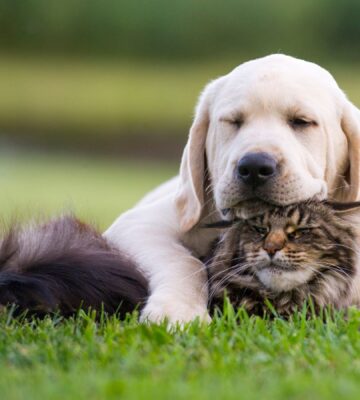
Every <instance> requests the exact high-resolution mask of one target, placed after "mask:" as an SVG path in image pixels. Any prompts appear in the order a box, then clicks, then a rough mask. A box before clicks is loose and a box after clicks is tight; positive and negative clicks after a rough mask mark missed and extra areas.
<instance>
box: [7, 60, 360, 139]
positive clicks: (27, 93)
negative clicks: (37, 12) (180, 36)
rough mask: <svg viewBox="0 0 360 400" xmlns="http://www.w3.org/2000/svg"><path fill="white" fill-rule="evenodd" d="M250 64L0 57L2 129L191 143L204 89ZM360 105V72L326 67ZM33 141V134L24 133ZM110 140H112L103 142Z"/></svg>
mask: <svg viewBox="0 0 360 400" xmlns="http://www.w3.org/2000/svg"><path fill="white" fill-rule="evenodd" d="M242 61H244V59H243V58H236V57H235V56H234V59H232V60H228V59H227V60H215V61H212V62H210V61H208V60H207V61H206V62H203V63H201V62H197V63H189V62H188V63H183V64H181V63H177V64H174V63H173V64H171V63H164V62H163V63H158V64H155V63H152V64H151V63H149V62H144V61H131V62H130V61H128V62H126V61H117V62H115V61H113V62H105V61H90V60H88V61H84V60H82V61H81V60H68V59H50V58H34V57H32V58H31V57H30V58H29V57H25V56H23V57H20V56H18V57H15V56H9V55H4V54H2V55H0V87H1V91H0V128H1V127H3V128H5V131H8V132H11V133H14V132H16V133H19V134H22V135H24V132H28V131H30V132H32V134H33V135H34V134H35V135H37V136H39V135H40V134H44V133H45V134H46V135H47V136H46V140H47V141H48V142H49V141H50V140H51V137H50V136H49V135H53V136H54V137H55V136H57V135H58V136H59V138H61V139H62V140H65V139H67V140H72V139H73V135H74V132H75V133H76V134H77V135H84V136H89V135H93V136H94V135H96V138H98V139H99V141H100V142H101V135H103V137H106V135H107V136H111V137H112V136H113V135H116V136H120V137H121V136H122V135H130V134H134V133H137V134H140V135H142V136H143V137H145V136H146V134H147V132H149V131H150V132H151V134H152V135H153V134H156V133H158V134H159V135H165V134H166V135H171V134H173V135H174V134H177V135H179V134H180V135H182V137H185V135H186V131H187V128H188V126H189V124H190V122H191V118H192V115H193V109H194V105H195V103H196V100H197V97H198V95H199V92H200V91H201V90H202V88H203V87H204V85H205V84H206V83H207V82H208V81H209V80H210V79H214V78H216V77H217V76H219V75H223V74H225V73H227V72H229V71H230V70H231V69H232V68H234V67H235V66H236V65H238V64H240V63H241V62H242ZM324 66H325V67H327V68H329V69H330V71H331V72H332V73H333V74H334V76H335V78H336V79H337V80H338V82H339V84H340V86H341V87H343V88H344V90H345V91H346V92H347V93H348V94H349V96H350V98H351V99H352V100H353V101H354V102H355V103H357V104H360V73H359V72H358V70H359V68H358V66H357V65H340V64H339V65H336V64H335V65H332V64H329V63H324ZM25 134H26V133H25ZM104 135H105V136H104Z"/></svg>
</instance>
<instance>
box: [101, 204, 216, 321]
mask: <svg viewBox="0 0 360 400" xmlns="http://www.w3.org/2000/svg"><path fill="white" fill-rule="evenodd" d="M169 200H170V199H169V198H166V199H162V200H161V201H157V202H154V203H152V204H150V205H146V206H139V207H135V208H134V209H132V210H130V211H128V212H127V213H125V214H123V215H122V216H120V217H119V219H118V220H117V221H115V223H114V224H113V225H112V226H111V227H110V228H109V229H108V230H107V231H106V232H105V234H104V235H105V237H106V238H107V239H108V240H110V241H111V242H112V243H113V244H115V245H116V246H117V247H118V248H119V249H120V250H121V251H123V252H125V253H126V254H128V255H129V256H130V257H131V258H132V259H134V260H135V261H136V263H137V264H138V266H139V268H140V269H141V270H142V272H143V273H144V274H145V275H146V277H147V278H148V280H149V284H150V297H149V299H148V301H147V303H146V306H145V307H144V309H143V311H142V315H141V319H142V320H143V321H145V320H149V321H153V322H161V321H162V320H164V319H167V320H168V321H169V322H171V323H176V322H179V323H185V322H188V321H191V320H194V319H195V318H197V317H198V318H200V319H201V320H205V321H209V320H210V317H209V315H208V311H207V298H208V289H207V274H206V270H205V267H204V265H203V263H202V262H201V261H200V260H198V259H197V258H196V257H194V256H193V255H192V254H191V251H190V250H189V249H188V248H186V247H185V246H184V245H183V244H182V240H181V239H182V238H181V234H180V232H179V229H178V228H177V221H176V215H175V212H174V210H173V206H172V202H171V201H169Z"/></svg>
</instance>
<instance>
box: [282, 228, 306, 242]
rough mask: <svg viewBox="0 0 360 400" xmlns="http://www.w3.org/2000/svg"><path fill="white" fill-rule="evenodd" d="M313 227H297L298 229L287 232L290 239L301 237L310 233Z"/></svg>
mask: <svg viewBox="0 0 360 400" xmlns="http://www.w3.org/2000/svg"><path fill="white" fill-rule="evenodd" d="M310 231H311V229H310V228H303V229H297V230H296V231H293V232H289V233H288V234H287V237H288V239H290V240H293V239H299V238H301V237H303V236H305V235H307V234H308V233H310Z"/></svg>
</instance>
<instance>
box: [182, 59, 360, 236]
mask: <svg viewBox="0 0 360 400" xmlns="http://www.w3.org/2000/svg"><path fill="white" fill-rule="evenodd" d="M359 157H360V112H359V110H358V109H357V108H356V107H355V106H353V105H352V104H351V103H350V102H349V101H348V100H347V98H346V96H345V95H344V93H343V92H342V91H341V90H340V89H339V87H338V86H337V84H336V82H335V80H334V79H333V78H332V76H331V75H330V74H329V73H328V72H327V71H326V70H324V69H322V68H321V67H319V66H318V65H316V64H313V63H309V62H306V61H302V60H298V59H295V58H292V57H289V56H285V55H272V56H268V57H264V58H261V59H257V60H254V61H250V62H247V63H244V64H242V65H240V66H239V67H237V68H236V69H235V70H233V71H232V72H230V73H229V74H228V75H226V76H223V77H221V78H219V79H217V80H215V81H213V82H211V83H210V84H209V85H208V86H207V87H206V88H205V90H204V91H203V93H202V95H201V96H200V100H199V103H198V106H197V109H196V114H195V119H194V122H193V125H192V127H191V129H190V135H189V140H188V143H187V145H186V147H185V150H184V154H183V158H182V163H181V169H180V187H179V190H178V193H177V196H176V207H177V210H178V213H179V217H180V226H181V229H182V230H183V231H188V230H190V229H191V228H192V227H194V226H195V225H196V224H197V222H198V221H199V219H200V216H201V213H202V210H203V207H204V201H205V189H206V188H205V184H206V185H208V184H209V185H208V187H207V189H208V190H210V191H211V197H212V198H213V199H214V201H215V206H216V208H217V209H218V210H219V211H221V210H227V209H232V208H235V207H237V206H239V204H241V202H243V201H246V200H251V199H261V200H265V201H267V202H270V203H274V204H279V205H286V204H290V203H294V202H299V201H303V200H306V199H310V198H318V199H324V198H326V197H331V198H335V199H337V200H347V201H353V200H356V199H357V198H358V191H359V176H360V175H359V174H360V165H359ZM205 180H207V181H208V182H205Z"/></svg>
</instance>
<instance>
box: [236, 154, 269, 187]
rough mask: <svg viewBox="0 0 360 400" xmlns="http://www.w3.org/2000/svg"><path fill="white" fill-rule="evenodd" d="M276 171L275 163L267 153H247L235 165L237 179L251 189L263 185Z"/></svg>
mask: <svg viewBox="0 0 360 400" xmlns="http://www.w3.org/2000/svg"><path fill="white" fill-rule="evenodd" d="M276 171H277V162H276V160H275V159H274V158H273V157H272V156H271V155H270V154H268V153H248V154H246V155H245V156H244V157H243V158H241V160H240V161H239V162H238V165H237V175H238V177H239V179H240V180H241V181H243V182H244V183H246V184H248V185H251V186H253V187H256V186H259V185H262V184H264V183H265V182H266V181H268V180H269V179H270V178H272V177H273V176H274V175H275V174H276Z"/></svg>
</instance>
